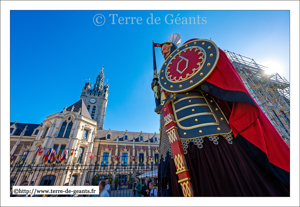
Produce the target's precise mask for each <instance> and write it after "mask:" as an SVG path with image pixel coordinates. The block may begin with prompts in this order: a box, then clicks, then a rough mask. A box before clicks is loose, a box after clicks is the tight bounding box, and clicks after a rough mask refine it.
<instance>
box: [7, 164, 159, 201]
mask: <svg viewBox="0 0 300 207" xmlns="http://www.w3.org/2000/svg"><path fill="white" fill-rule="evenodd" d="M20 163H21V164H20ZM157 171H158V163H157V162H156V163H155V162H144V163H141V162H129V163H128V164H127V163H126V165H125V164H124V163H122V162H121V163H119V162H111V163H108V164H106V163H103V162H102V163H100V162H96V163H94V164H83V163H76V162H74V163H72V164H63V163H48V162H46V163H43V164H28V163H26V162H25V163H22V162H15V163H14V164H12V165H11V166H10V184H11V186H20V185H22V183H23V181H25V180H26V181H28V183H29V185H31V186H63V185H65V184H66V183H68V184H69V186H72V185H74V186H84V185H86V183H87V182H88V183H89V184H90V185H93V186H98V185H99V182H100V181H101V180H106V179H108V180H109V184H110V186H111V194H110V196H111V197H130V196H133V187H134V182H135V177H139V178H140V180H141V182H142V184H144V182H145V178H148V180H150V181H152V182H154V185H155V186H157V173H158V172H157Z"/></svg>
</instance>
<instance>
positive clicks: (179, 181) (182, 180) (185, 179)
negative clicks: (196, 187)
mask: <svg viewBox="0 0 300 207" xmlns="http://www.w3.org/2000/svg"><path fill="white" fill-rule="evenodd" d="M189 180H191V178H183V179H181V180H178V183H182V182H185V181H189Z"/></svg>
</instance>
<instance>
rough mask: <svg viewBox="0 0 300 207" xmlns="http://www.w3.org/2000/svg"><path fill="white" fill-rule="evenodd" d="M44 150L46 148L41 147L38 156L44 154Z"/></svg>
mask: <svg viewBox="0 0 300 207" xmlns="http://www.w3.org/2000/svg"><path fill="white" fill-rule="evenodd" d="M43 152H44V149H43V148H41V149H40V150H39V153H38V156H41V154H42V153H43Z"/></svg>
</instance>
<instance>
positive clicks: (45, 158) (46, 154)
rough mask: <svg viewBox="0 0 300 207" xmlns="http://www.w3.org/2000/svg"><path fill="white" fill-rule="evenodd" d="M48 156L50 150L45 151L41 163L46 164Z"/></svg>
mask: <svg viewBox="0 0 300 207" xmlns="http://www.w3.org/2000/svg"><path fill="white" fill-rule="evenodd" d="M49 154H50V150H47V151H45V154H44V156H43V162H47V161H48V156H49Z"/></svg>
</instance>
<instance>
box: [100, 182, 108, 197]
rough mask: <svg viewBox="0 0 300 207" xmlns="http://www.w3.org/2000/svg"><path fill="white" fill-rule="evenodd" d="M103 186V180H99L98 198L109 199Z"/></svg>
mask: <svg viewBox="0 0 300 207" xmlns="http://www.w3.org/2000/svg"><path fill="white" fill-rule="evenodd" d="M105 184H106V182H105V180H101V181H100V183H99V197H109V194H108V192H107V190H106V189H105Z"/></svg>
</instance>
